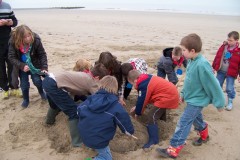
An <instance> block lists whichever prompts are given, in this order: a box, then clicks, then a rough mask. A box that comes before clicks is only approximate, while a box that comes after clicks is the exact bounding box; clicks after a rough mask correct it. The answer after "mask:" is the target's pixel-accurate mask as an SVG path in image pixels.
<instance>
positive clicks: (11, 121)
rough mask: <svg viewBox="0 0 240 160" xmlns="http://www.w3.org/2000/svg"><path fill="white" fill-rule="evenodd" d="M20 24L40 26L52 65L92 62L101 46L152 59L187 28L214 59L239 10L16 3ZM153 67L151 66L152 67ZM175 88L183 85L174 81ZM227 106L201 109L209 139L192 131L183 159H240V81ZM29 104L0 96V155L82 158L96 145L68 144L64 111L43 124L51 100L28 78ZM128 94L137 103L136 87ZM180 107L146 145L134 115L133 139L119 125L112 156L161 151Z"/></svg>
mask: <svg viewBox="0 0 240 160" xmlns="http://www.w3.org/2000/svg"><path fill="white" fill-rule="evenodd" d="M15 14H16V17H17V18H18V19H19V24H27V25H28V26H29V27H30V28H31V29H32V30H33V31H34V32H36V33H38V34H39V35H40V36H41V38H42V41H43V44H44V47H45V49H46V51H47V54H48V60H49V71H50V72H55V71H59V70H71V69H72V67H73V65H74V63H75V61H76V60H77V59H78V58H86V59H89V60H91V61H92V62H94V61H95V60H96V59H97V58H98V55H99V53H100V52H102V51H110V52H112V53H113V54H114V55H116V56H117V57H118V59H119V60H121V61H126V60H127V59H128V58H130V57H141V58H144V59H146V60H147V62H148V63H149V65H150V66H153V65H154V64H155V63H156V62H157V60H158V58H159V56H160V55H161V52H162V49H163V48H164V47H167V46H176V45H178V44H179V42H180V40H181V38H182V37H183V36H185V35H187V34H189V33H193V32H195V33H197V34H199V35H200V36H201V38H202V40H203V54H204V55H205V56H206V57H207V58H208V59H209V61H210V62H212V60H213V58H214V54H215V52H216V50H217V48H218V47H219V45H221V43H222V42H223V40H225V39H226V35H227V33H228V32H230V31H232V30H237V29H239V26H240V17H234V16H210V15H193V14H176V13H156V12H129V11H87V10H63V9H61V10H60V9H51V10H16V11H15ZM150 72H151V73H153V74H156V71H154V70H153V69H151V70H150ZM179 89H180V88H179ZM236 90H237V97H236V99H235V101H234V109H233V111H231V112H227V111H223V112H222V113H219V112H217V110H216V109H215V108H214V107H213V106H211V105H210V106H209V107H207V108H206V109H205V110H204V118H205V120H206V121H207V122H208V123H209V133H210V137H211V138H210V141H209V142H208V143H207V144H204V145H202V146H201V147H194V146H192V145H191V141H192V140H193V139H194V137H196V133H195V132H193V131H192V132H191V133H190V136H189V137H188V139H187V145H186V146H185V147H184V149H183V150H182V152H181V154H180V156H179V159H180V160H185V159H187V160H193V159H194V160H213V159H218V160H240V134H239V133H240V126H239V121H240V120H239V115H240V108H239V102H240V85H239V83H237V82H236ZM30 94H31V96H30V97H31V100H30V105H29V108H27V109H24V110H22V109H21V107H20V104H21V101H22V99H21V98H15V97H10V99H8V100H1V103H0V128H1V129H0V159H1V160H30V159H31V160H45V159H50V160H75V159H78V160H82V159H84V158H86V157H91V156H94V155H95V154H96V153H95V152H94V151H93V150H91V149H87V148H72V147H71V146H70V137H69V131H68V128H67V118H66V116H65V115H64V114H60V115H58V117H57V122H56V124H55V125H54V126H52V127H49V126H46V125H44V120H45V116H46V112H47V109H48V103H47V102H42V101H41V99H40V96H39V95H38V93H37V89H36V88H35V87H34V86H33V85H31V90H30ZM130 98H131V100H130V101H127V110H128V111H129V109H130V107H131V106H133V105H134V103H135V100H136V94H134V93H133V94H132V95H131V97H130ZM183 108H184V105H181V106H180V107H179V109H177V110H174V111H170V112H169V113H168V121H167V122H160V123H159V126H160V138H161V140H160V143H159V145H155V146H154V147H153V148H152V149H151V150H149V151H143V150H142V149H141V146H142V145H143V144H144V142H145V141H146V140H147V132H146V128H145V127H144V126H143V125H142V124H140V123H139V122H137V121H135V120H133V123H134V127H135V130H136V134H135V135H136V136H137V137H138V138H139V140H138V141H136V140H134V139H131V138H130V137H127V136H125V135H123V134H121V133H120V132H118V133H117V134H116V136H115V138H114V140H113V141H112V142H111V144H110V148H111V150H112V154H113V159H114V160H118V159H119V160H133V159H139V160H140V159H141V160H154V159H161V157H160V156H158V154H157V152H156V151H155V149H156V148H157V147H159V146H161V147H166V146H167V145H168V144H169V139H170V138H171V136H172V134H173V132H174V129H175V126H176V122H177V120H178V118H179V116H180V114H181V112H182V110H183Z"/></svg>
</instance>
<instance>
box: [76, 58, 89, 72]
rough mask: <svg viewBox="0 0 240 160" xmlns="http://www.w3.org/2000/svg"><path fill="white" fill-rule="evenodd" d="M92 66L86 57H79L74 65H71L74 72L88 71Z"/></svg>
mask: <svg viewBox="0 0 240 160" xmlns="http://www.w3.org/2000/svg"><path fill="white" fill-rule="evenodd" d="M91 68H92V64H91V62H89V61H88V60H86V59H79V60H78V61H77V62H76V64H75V66H74V67H73V71H76V72H88V71H90V69H91Z"/></svg>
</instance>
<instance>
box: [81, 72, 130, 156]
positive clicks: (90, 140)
mask: <svg viewBox="0 0 240 160" xmlns="http://www.w3.org/2000/svg"><path fill="white" fill-rule="evenodd" d="M99 87H100V89H99V90H98V91H97V92H96V94H94V95H92V96H89V97H88V98H87V100H85V101H84V102H83V103H81V104H80V105H79V106H78V116H79V123H78V129H79V133H80V136H81V138H82V141H83V143H84V144H85V145H86V146H87V147H90V148H93V149H95V150H96V151H97V152H98V155H97V156H96V157H95V158H94V160H103V159H104V160H112V155H111V152H110V148H109V142H110V140H112V139H113V137H114V135H115V133H116V128H117V126H118V127H119V128H120V129H121V131H122V132H123V133H125V134H127V135H132V134H133V133H134V128H133V125H132V122H131V119H130V117H129V115H128V113H127V112H126V110H125V109H124V107H123V106H122V105H121V104H120V103H119V102H118V96H117V91H118V82H117V79H116V78H115V77H113V76H105V77H103V78H102V79H101V80H100V81H99Z"/></svg>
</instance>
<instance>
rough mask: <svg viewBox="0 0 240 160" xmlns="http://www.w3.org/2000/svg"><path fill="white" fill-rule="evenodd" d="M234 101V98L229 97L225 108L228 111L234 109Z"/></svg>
mask: <svg viewBox="0 0 240 160" xmlns="http://www.w3.org/2000/svg"><path fill="white" fill-rule="evenodd" d="M232 101H233V99H231V98H228V105H227V106H226V107H225V109H226V110H227V111H231V110H232V108H233V104H232Z"/></svg>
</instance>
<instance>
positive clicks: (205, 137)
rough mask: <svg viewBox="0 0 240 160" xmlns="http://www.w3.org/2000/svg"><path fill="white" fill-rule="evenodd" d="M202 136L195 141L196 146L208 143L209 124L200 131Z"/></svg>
mask: <svg viewBox="0 0 240 160" xmlns="http://www.w3.org/2000/svg"><path fill="white" fill-rule="evenodd" d="M199 135H200V138H199V139H198V140H196V141H193V143H192V144H193V145H194V146H201V145H202V143H206V142H207V141H208V140H209V136H208V124H207V125H206V127H205V128H204V129H203V130H202V131H200V132H199Z"/></svg>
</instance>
